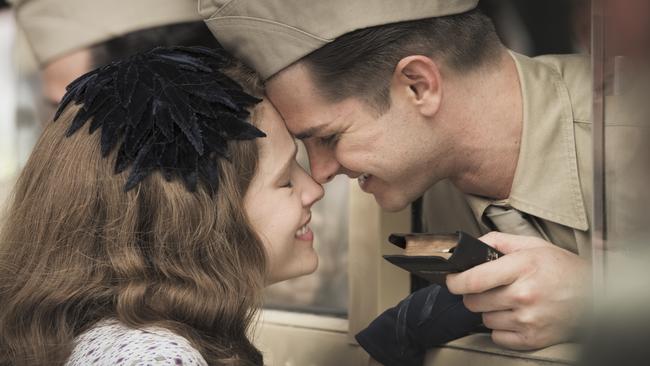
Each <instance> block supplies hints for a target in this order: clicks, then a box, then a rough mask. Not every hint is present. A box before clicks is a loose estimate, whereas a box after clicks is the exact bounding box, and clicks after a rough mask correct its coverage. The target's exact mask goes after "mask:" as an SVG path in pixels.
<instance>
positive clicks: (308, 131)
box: [294, 124, 327, 140]
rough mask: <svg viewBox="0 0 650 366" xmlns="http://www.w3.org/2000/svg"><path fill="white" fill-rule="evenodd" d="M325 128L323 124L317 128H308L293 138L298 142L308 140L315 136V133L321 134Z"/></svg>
mask: <svg viewBox="0 0 650 366" xmlns="http://www.w3.org/2000/svg"><path fill="white" fill-rule="evenodd" d="M325 127H327V126H326V125H324V124H323V125H319V126H314V127H310V128H308V129H306V130H305V131H303V132H300V133H297V134H295V135H294V136H295V138H297V139H298V140H304V139H308V138H310V137H312V136H314V135H316V134H317V133H319V132H321V131H322V130H324V129H325Z"/></svg>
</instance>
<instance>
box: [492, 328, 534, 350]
mask: <svg viewBox="0 0 650 366" xmlns="http://www.w3.org/2000/svg"><path fill="white" fill-rule="evenodd" d="M492 341H493V342H494V343H496V344H498V345H499V346H501V347H505V348H508V349H512V350H517V351H526V350H530V349H533V348H535V347H532V346H530V345H529V342H528V341H527V340H526V338H525V337H524V336H523V335H522V333H519V332H512V331H509V330H494V331H492Z"/></svg>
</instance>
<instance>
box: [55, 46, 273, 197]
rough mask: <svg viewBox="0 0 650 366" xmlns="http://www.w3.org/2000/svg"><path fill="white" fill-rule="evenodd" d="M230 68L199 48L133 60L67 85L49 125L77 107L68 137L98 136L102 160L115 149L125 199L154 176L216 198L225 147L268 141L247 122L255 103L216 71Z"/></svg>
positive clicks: (224, 59)
mask: <svg viewBox="0 0 650 366" xmlns="http://www.w3.org/2000/svg"><path fill="white" fill-rule="evenodd" d="M229 60H230V56H228V55H227V54H225V51H223V50H220V49H208V48H204V47H168V48H155V49H153V50H151V51H147V52H143V53H139V54H136V55H133V56H131V57H129V58H126V59H123V60H120V61H116V62H113V63H111V64H109V65H107V66H104V67H101V68H98V69H96V70H94V71H91V72H89V73H87V74H85V75H83V76H81V77H79V78H78V79H76V80H75V81H73V82H72V83H71V84H70V85H68V87H67V88H66V90H67V92H66V94H65V96H64V97H63V100H62V101H61V104H60V105H59V108H58V110H57V112H56V114H55V116H54V121H56V120H57V119H58V118H59V117H60V116H61V113H62V112H63V111H64V110H65V109H66V107H67V106H68V105H69V104H70V103H71V102H74V103H75V104H82V107H81V108H80V109H79V111H78V112H77V114H76V116H75V117H74V119H73V121H72V123H71V125H70V127H69V128H68V129H67V131H66V136H67V137H69V136H71V135H72V134H74V133H75V132H77V131H78V130H79V129H81V128H82V127H83V126H84V125H85V124H86V122H88V121H90V127H89V133H90V134H92V133H94V132H95V131H96V130H97V129H99V128H101V137H100V141H101V154H102V156H103V157H106V156H108V154H109V153H110V152H111V151H112V150H113V149H114V148H118V149H119V150H118V153H117V158H116V162H115V174H119V173H121V172H123V171H125V170H126V169H127V168H128V167H129V166H132V168H131V172H130V174H129V177H128V180H127V182H126V185H125V187H124V190H125V191H129V190H130V189H132V188H134V187H135V186H136V185H137V184H138V183H139V182H141V181H142V180H143V179H144V178H146V177H147V176H148V175H149V174H150V173H152V172H153V171H155V170H160V171H161V172H162V174H163V176H164V177H165V179H166V180H168V181H170V180H172V179H173V178H174V177H180V178H181V179H182V180H183V182H184V183H185V186H186V187H187V189H188V190H190V191H195V190H196V187H197V184H198V183H199V181H201V182H203V183H204V184H206V186H207V187H208V188H209V189H210V190H211V192H216V190H217V188H218V185H219V171H218V164H217V158H225V159H228V158H229V155H228V141H231V140H252V139H255V138H258V137H265V136H266V135H265V134H264V133H263V132H262V131H260V130H259V129H257V128H256V127H255V126H253V125H252V124H250V123H249V122H248V121H247V120H248V118H249V116H250V113H249V111H248V109H249V108H250V107H252V106H254V105H255V104H257V103H259V102H260V101H261V100H260V99H258V98H255V97H253V96H251V95H249V94H247V93H246V92H244V90H243V89H242V87H241V86H240V85H239V84H238V83H237V82H235V81H234V80H232V79H230V78H229V77H227V76H226V75H225V74H223V73H222V72H221V71H220V70H221V69H223V68H224V67H225V66H227V65H228V64H229V63H230V61H229ZM117 145H119V147H117Z"/></svg>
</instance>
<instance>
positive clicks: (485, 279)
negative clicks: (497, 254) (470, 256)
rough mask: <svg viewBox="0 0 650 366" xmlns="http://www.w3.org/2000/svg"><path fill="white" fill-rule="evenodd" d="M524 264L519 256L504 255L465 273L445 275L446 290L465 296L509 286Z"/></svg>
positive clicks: (521, 270)
mask: <svg viewBox="0 0 650 366" xmlns="http://www.w3.org/2000/svg"><path fill="white" fill-rule="evenodd" d="M525 263H526V262H525V261H524V258H522V257H521V256H518V255H506V256H503V257H501V258H499V259H497V260H494V261H491V262H487V263H483V264H481V265H478V266H476V267H474V268H470V269H468V270H467V271H465V272H461V273H452V274H449V275H447V288H449V291H450V292H451V293H452V294H456V295H467V294H480V293H482V292H485V291H487V290H491V289H493V288H497V287H499V286H505V285H509V284H511V283H513V282H514V281H515V280H516V279H517V278H518V277H519V275H520V273H522V272H523V270H524V266H525Z"/></svg>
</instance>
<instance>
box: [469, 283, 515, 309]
mask: <svg viewBox="0 0 650 366" xmlns="http://www.w3.org/2000/svg"><path fill="white" fill-rule="evenodd" d="M463 303H464V304H465V307H466V308H467V309H469V311H472V312H474V313H485V312H493V311H500V310H509V309H512V308H514V307H515V305H516V304H514V303H513V301H512V297H511V296H508V287H497V288H495V289H492V290H488V291H485V292H483V293H480V294H468V295H465V296H463Z"/></svg>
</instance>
